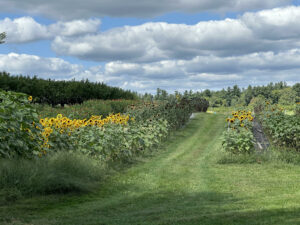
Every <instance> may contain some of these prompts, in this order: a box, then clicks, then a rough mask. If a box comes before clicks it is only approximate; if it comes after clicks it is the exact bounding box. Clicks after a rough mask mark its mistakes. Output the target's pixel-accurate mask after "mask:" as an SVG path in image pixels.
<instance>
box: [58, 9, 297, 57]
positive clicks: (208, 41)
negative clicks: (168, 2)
mask: <svg viewBox="0 0 300 225" xmlns="http://www.w3.org/2000/svg"><path fill="white" fill-rule="evenodd" d="M278 16H281V17H283V18H284V19H283V20H279V21H278V19H277V17H278ZM298 21H300V7H296V6H291V7H286V8H277V9H272V10H264V11H260V12H257V13H246V14H244V15H243V16H242V17H240V18H239V19H225V20H220V21H206V22H199V23H198V24H196V25H185V24H168V23H163V22H160V23H146V24H143V25H139V26H125V27H122V28H115V29H111V30H109V31H106V32H102V33H97V34H89V35H85V36H80V37H76V38H74V37H57V38H55V39H54V41H53V43H52V49H53V50H54V51H55V52H56V53H58V54H60V55H70V56H75V57H79V58H81V59H86V60H93V61H118V60H120V61H127V62H154V61H161V60H168V59H192V58H194V57H196V56H201V55H205V56H210V55H217V56H230V55H243V54H249V53H254V52H265V51H274V52H278V51H282V50H288V49H292V48H298V47H300V26H298Z"/></svg>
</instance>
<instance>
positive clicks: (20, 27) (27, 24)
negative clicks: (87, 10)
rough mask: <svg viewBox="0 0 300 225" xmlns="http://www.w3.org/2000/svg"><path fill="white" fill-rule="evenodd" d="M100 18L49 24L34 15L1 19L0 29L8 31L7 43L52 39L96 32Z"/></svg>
mask: <svg viewBox="0 0 300 225" xmlns="http://www.w3.org/2000/svg"><path fill="white" fill-rule="evenodd" d="M99 25H100V20H98V19H89V20H73V21H69V22H61V21H59V22H57V23H54V24H51V25H49V26H45V25H42V24H40V23H38V22H36V21H35V20H34V19H33V18H32V17H20V18H16V19H13V20H11V19H9V18H5V19H3V20H0V31H1V32H6V33H7V38H6V42H7V43H24V42H32V41H37V40H42V39H52V38H54V37H56V36H77V35H82V34H87V33H95V32H97V30H98V27H99Z"/></svg>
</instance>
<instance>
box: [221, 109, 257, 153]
mask: <svg viewBox="0 0 300 225" xmlns="http://www.w3.org/2000/svg"><path fill="white" fill-rule="evenodd" d="M231 115H232V117H229V118H227V119H226V122H227V125H226V127H227V130H226V131H224V133H223V141H222V146H223V149H224V150H225V151H227V152H230V153H233V154H245V153H251V152H253V151H254V136H253V133H252V125H253V124H252V123H253V119H254V117H253V115H252V112H251V111H245V110H238V111H233V112H232V114H231Z"/></svg>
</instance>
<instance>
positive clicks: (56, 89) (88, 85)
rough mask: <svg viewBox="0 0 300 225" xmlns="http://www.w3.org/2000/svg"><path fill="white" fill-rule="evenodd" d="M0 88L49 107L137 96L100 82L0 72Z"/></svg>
mask: <svg viewBox="0 0 300 225" xmlns="http://www.w3.org/2000/svg"><path fill="white" fill-rule="evenodd" d="M0 88H1V89H3V90H5V91H15V92H22V93H26V94H28V95H31V96H33V99H34V101H35V102H37V103H47V104H51V105H53V106H54V105H57V104H61V105H62V106H64V104H76V103H79V104H80V103H82V102H83V101H86V100H90V99H103V100H107V99H136V98H137V95H136V93H134V92H131V91H129V90H123V89H121V88H118V87H110V86H108V85H106V84H104V83H100V82H96V83H94V82H90V81H88V80H82V81H75V80H71V81H55V80H51V79H48V80H45V79H41V78H38V77H36V76H34V77H29V76H22V75H20V76H11V75H10V74H9V73H6V72H0Z"/></svg>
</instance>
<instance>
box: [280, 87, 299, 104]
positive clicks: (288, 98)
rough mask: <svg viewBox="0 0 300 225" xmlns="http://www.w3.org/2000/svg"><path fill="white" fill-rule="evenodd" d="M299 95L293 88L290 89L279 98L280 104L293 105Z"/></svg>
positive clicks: (283, 91)
mask: <svg viewBox="0 0 300 225" xmlns="http://www.w3.org/2000/svg"><path fill="white" fill-rule="evenodd" d="M296 98H297V93H296V91H294V90H293V89H292V88H290V87H288V88H285V89H283V90H282V94H281V96H280V98H279V101H278V102H279V104H282V105H293V104H294V103H295V102H296Z"/></svg>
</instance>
